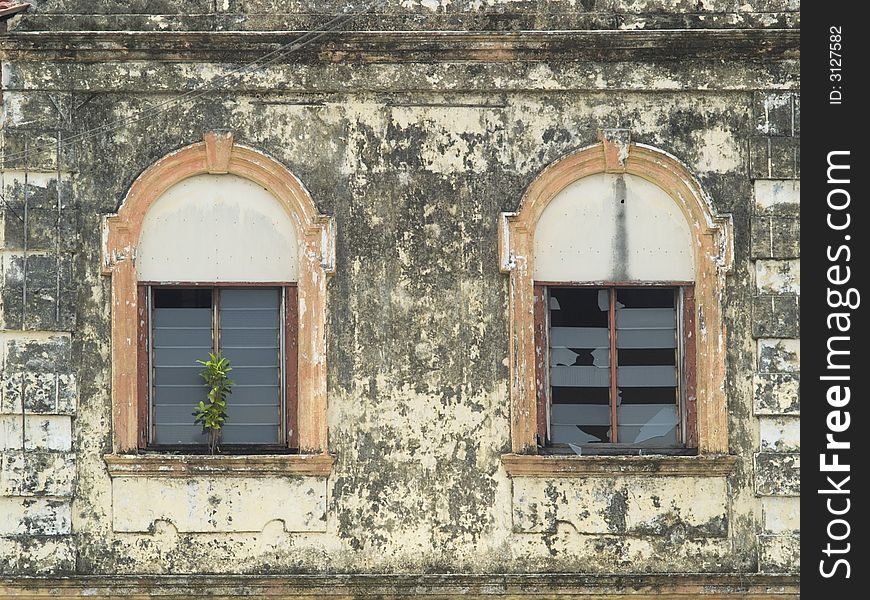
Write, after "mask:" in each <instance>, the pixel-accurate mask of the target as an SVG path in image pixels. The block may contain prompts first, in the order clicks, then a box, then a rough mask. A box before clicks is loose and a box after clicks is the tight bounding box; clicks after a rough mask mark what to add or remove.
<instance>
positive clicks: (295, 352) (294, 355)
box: [284, 285, 299, 448]
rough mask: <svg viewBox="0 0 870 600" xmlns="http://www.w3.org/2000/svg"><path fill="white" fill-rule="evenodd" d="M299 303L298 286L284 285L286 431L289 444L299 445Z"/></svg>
mask: <svg viewBox="0 0 870 600" xmlns="http://www.w3.org/2000/svg"><path fill="white" fill-rule="evenodd" d="M298 329H299V303H298V296H297V294H296V286H295V285H292V286H290V285H288V286H286V287H284V361H285V362H284V421H285V424H284V427H285V429H284V431H285V432H286V435H287V446H289V447H290V448H298V447H299V426H298V423H299V418H298V411H299V398H298V392H299V341H298V338H299V336H298Z"/></svg>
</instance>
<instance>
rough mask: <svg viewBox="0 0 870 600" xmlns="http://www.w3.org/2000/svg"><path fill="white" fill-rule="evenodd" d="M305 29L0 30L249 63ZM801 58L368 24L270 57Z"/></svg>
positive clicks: (70, 57) (794, 40)
mask: <svg viewBox="0 0 870 600" xmlns="http://www.w3.org/2000/svg"><path fill="white" fill-rule="evenodd" d="M302 33H303V32H293V31H269V32H263V31H258V32H205V31H188V32H140V31H75V32H70V31H52V32H26V33H11V34H7V35H3V36H0V58H2V60H15V61H72V62H125V61H142V60H151V61H166V62H180V61H207V62H234V63H237V62H242V61H244V62H247V61H251V60H255V59H257V58H259V57H261V56H263V55H265V54H267V53H269V52H272V51H275V50H277V49H279V48H281V47H282V46H284V45H286V44H289V43H291V42H293V41H294V40H295V39H297V38H298V37H299V36H300V35H302ZM799 57H800V30H796V29H671V30H654V31H646V30H633V31H619V30H606V31H592V30H582V31H519V32H467V31H365V32H341V33H331V34H328V35H325V36H324V37H322V38H321V39H319V40H317V41H315V42H314V43H312V44H309V45H306V46H305V47H303V48H301V49H299V50H297V51H294V52H292V53H289V54H284V55H281V56H277V57H270V62H275V63H295V62H305V63H311V62H327V63H328V62H358V63H397V62H398V63H401V62H518V61H519V62H543V61H590V60H595V61H605V62H607V61H625V60H633V61H637V60H644V61H670V60H686V59H700V60H715V59H723V60H741V59H742V60H746V59H749V60H778V59H796V58H799Z"/></svg>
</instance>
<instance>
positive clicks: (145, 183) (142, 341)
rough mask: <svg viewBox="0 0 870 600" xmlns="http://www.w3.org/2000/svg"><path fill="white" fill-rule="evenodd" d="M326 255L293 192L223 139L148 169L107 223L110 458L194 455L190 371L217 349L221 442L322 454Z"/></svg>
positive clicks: (323, 234)
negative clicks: (230, 383)
mask: <svg viewBox="0 0 870 600" xmlns="http://www.w3.org/2000/svg"><path fill="white" fill-rule="evenodd" d="M333 248H334V227H333V225H332V221H331V219H329V218H326V217H323V216H321V215H319V214H318V213H317V211H316V209H315V206H314V203H313V201H312V200H311V198H310V196H309V195H308V193H307V192H306V191H305V189H304V188H303V187H302V185H301V183H300V182H299V181H298V180H297V179H296V178H295V177H294V176H293V175H292V174H291V173H290V172H289V171H287V170H286V169H285V168H284V167H283V166H282V165H280V164H279V163H277V162H276V161H274V160H273V159H271V158H269V157H267V156H265V155H263V154H261V153H259V152H256V151H255V150H252V149H250V148H245V147H243V146H239V145H236V144H234V143H233V138H232V136H231V135H227V134H223V135H219V134H207V135H206V136H205V141H204V142H202V143H199V144H193V145H192V146H188V147H186V148H183V149H181V150H179V151H177V152H174V153H172V154H170V155H169V156H167V157H165V158H164V159H162V160H160V161H158V162H157V163H156V164H154V165H152V166H151V167H150V168H149V169H147V170H146V171H145V172H144V173H143V174H142V175H141V176H140V177H139V178H138V179H137V180H136V182H134V184H133V185H132V186H131V188H130V191H129V193H128V195H127V197H126V198H125V200H124V202H123V204H122V206H121V208H120V210H119V211H118V214H117V215H113V216H110V217H108V218H107V220H106V242H105V249H104V250H105V255H104V266H105V272H106V273H107V274H110V275H111V276H112V343H113V346H112V367H113V375H112V400H113V407H114V411H113V430H114V440H115V450H116V451H126V450H131V449H134V448H143V447H158V448H159V447H162V446H165V445H186V444H200V443H204V442H205V438H204V436H203V435H202V433H201V430H200V426H198V425H194V423H193V416H192V414H191V413H192V412H193V407H194V405H195V404H196V402H197V400H198V399H200V396H201V395H202V393H203V386H202V381H201V379H200V378H199V375H198V373H199V371H200V370H201V367H200V366H199V365H198V364H197V363H196V361H197V360H205V359H207V358H208V354H209V352H218V351H220V352H221V353H222V354H223V355H224V356H225V357H227V358H229V359H230V361H231V364H232V367H233V371H232V373H231V378H232V379H233V380H234V381H235V386H234V388H233V393H232V395H231V397H230V403H229V410H228V412H229V419H228V421H227V423H226V425H225V427H224V431H223V437H222V443H223V444H226V445H232V444H241V445H259V446H279V445H280V446H285V447H291V448H298V449H300V450H301V451H303V452H315V453H319V452H325V451H326V415H325V412H326V370H325V360H324V359H325V347H326V341H325V331H324V321H325V298H326V275H328V274H329V273H331V272H332V265H333V251H334V250H333ZM300 307H304V310H300Z"/></svg>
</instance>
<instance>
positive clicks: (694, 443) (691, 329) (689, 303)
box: [683, 286, 698, 448]
mask: <svg viewBox="0 0 870 600" xmlns="http://www.w3.org/2000/svg"><path fill="white" fill-rule="evenodd" d="M695 348H696V344H695V288H694V287H692V286H686V287H684V288H683V369H684V370H685V375H684V381H685V386H686V393H685V394H684V397H685V399H686V447H687V448H697V447H698V398H697V392H696V389H695V378H696V376H697V366H696V361H695V352H696V350H695Z"/></svg>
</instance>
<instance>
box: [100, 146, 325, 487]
mask: <svg viewBox="0 0 870 600" xmlns="http://www.w3.org/2000/svg"><path fill="white" fill-rule="evenodd" d="M227 173H229V174H233V175H237V176H239V177H243V178H246V179H249V180H251V181H253V182H254V183H256V184H258V185H260V186H262V187H263V188H265V189H266V190H267V191H269V192H270V193H271V194H272V195H273V196H274V197H275V198H276V200H277V201H278V202H279V203H280V204H281V206H282V207H283V208H284V210H285V211H286V212H287V214H288V215H289V216H290V218H291V219H292V221H293V223H294V225H295V227H296V231H297V234H298V241H299V254H298V256H299V277H298V280H297V282H296V284H297V286H296V291H297V302H296V303H294V305H295V306H297V309H296V318H297V323H298V327H297V328H296V331H297V335H296V336H295V340H294V342H295V349H296V351H297V360H296V362H295V365H291V366H289V367H288V373H289V372H292V371H293V369H295V370H296V374H297V381H298V385H297V394H296V402H297V406H296V409H295V411H293V412H294V414H295V415H296V421H295V427H292V430H293V431H292V436H293V439H295V440H297V442H296V444H295V446H296V447H297V448H298V451H299V455H300V458H301V455H310V454H324V453H326V452H327V422H326V400H327V389H326V295H327V294H326V284H327V280H328V278H329V276H330V275H331V274H332V273H333V272H334V270H335V267H334V265H335V223H334V220H333V219H332V218H331V217H328V216H325V215H321V214H320V213H319V212H318V211H317V208H316V206H315V204H314V201H313V200H312V198H311V196H310V195H309V194H308V192H307V190H306V189H305V188H304V186H303V185H302V183H301V182H300V181H299V180H298V179H297V178H296V177H295V176H294V175H293V174H292V173H291V172H290V171H288V170H287V168H286V167H284V166H283V165H282V164H281V163H279V162H278V161H276V160H275V159H273V158H271V157H270V156H267V155H266V154H264V153H262V152H259V151H257V150H255V149H253V148H248V147H245V146H242V145H240V144H236V143H235V141H234V137H233V135H232V134H230V133H216V132H209V133H206V134H205V136H204V139H203V141H202V142H199V143H196V144H192V145H190V146H187V147H184V148H181V149H179V150H176V151H174V152H172V153H170V154H168V155H167V156H165V157H164V158H162V159H160V160H159V161H157V162H156V163H154V164H153V165H151V166H150V167H149V168H148V169H146V170H145V171H144V172H143V173H142V174H141V175H140V176H139V177H138V178H137V179H136V181H134V182H133V184H132V185H131V187H130V189H129V191H128V193H127V195H126V197H125V198H124V201H123V202H122V203H121V207H120V208H119V210H118V212H117V214H114V215H107V216H106V217H105V218H104V222H103V274H104V275H107V276H111V280H112V285H111V293H112V300H111V308H112V327H111V331H112V439H113V452H114V453H116V454H117V453H129V452H137V451H139V450H140V448H141V442H140V440H141V439H142V434H141V431H142V430H143V429H145V428H146V422H147V421H146V420H145V419H144V417H147V408H146V411H145V415H143V408H142V403H141V402H139V398H140V391H139V390H140V388H141V387H142V385H143V382H142V381H141V379H142V375H141V370H140V368H139V363H140V361H141V357H142V356H143V353H142V349H143V340H142V339H141V337H142V336H141V328H142V322H143V320H147V318H148V315H147V314H146V313H147V308H146V303H145V302H143V300H142V298H141V297H140V296H141V292H140V291H139V289H140V288H139V283H140V282H139V281H138V278H137V275H136V266H135V255H136V248H137V247H138V244H139V236H140V234H141V231H142V224H143V221H144V219H145V215H146V214H147V212H148V210H149V208H150V207H151V206H152V205H153V203H154V202H155V201H156V200H157V199H158V198H159V197H160V196H161V195H162V194H163V193H164V192H165V191H166V190H168V189H169V188H170V187H171V186H173V185H175V184H176V183H179V182H180V181H183V180H185V179H187V178H189V177H193V176H195V175H200V174H227ZM143 283H144V282H143ZM243 283H247V282H243ZM208 285H213V284H212V283H209V284H208ZM258 285H259V284H258ZM298 306H304V307H305V310H299V309H298ZM144 343H147V342H144ZM144 347H145V349H147V345H146V346H144ZM145 385H147V384H145ZM146 438H147V429H146ZM309 462H310V461H309ZM315 462H316V461H315ZM306 464H307V463H306ZM311 464H314V463H311ZM317 464H318V465H321V467H322V464H326V463H324V462H323V461H321V462H319V463H317ZM330 464H331V462H330ZM321 467H318V468H321ZM303 470H304V469H303ZM321 472H322V469H321V471H317V473H318V474H320V473H321Z"/></svg>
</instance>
